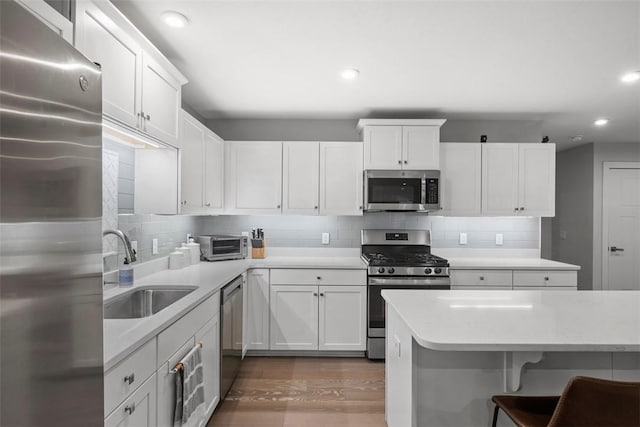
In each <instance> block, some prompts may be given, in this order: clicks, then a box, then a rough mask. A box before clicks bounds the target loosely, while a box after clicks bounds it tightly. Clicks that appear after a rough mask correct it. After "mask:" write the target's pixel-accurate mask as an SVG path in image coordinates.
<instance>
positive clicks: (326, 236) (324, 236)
mask: <svg viewBox="0 0 640 427" xmlns="http://www.w3.org/2000/svg"><path fill="white" fill-rule="evenodd" d="M322 244H323V245H328V244H329V233H322Z"/></svg>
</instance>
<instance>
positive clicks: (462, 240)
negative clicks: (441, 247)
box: [460, 233, 467, 245]
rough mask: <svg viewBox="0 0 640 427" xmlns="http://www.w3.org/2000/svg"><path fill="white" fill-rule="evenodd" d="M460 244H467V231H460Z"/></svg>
mask: <svg viewBox="0 0 640 427" xmlns="http://www.w3.org/2000/svg"><path fill="white" fill-rule="evenodd" d="M460 244H461V245H466V244H467V233H460Z"/></svg>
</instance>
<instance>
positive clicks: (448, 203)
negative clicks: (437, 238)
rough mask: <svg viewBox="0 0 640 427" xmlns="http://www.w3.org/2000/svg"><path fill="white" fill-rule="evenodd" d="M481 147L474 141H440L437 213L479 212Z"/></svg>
mask: <svg viewBox="0 0 640 427" xmlns="http://www.w3.org/2000/svg"><path fill="white" fill-rule="evenodd" d="M481 148H482V147H481V146H480V144H476V143H456V144H440V183H441V185H440V190H441V193H442V196H441V201H442V202H441V205H442V210H441V211H440V212H438V213H437V214H438V215H441V214H442V215H452V216H474V215H480V214H481V213H482V198H481V195H482V184H481V183H482V149H481Z"/></svg>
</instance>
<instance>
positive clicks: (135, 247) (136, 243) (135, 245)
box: [131, 240, 138, 252]
mask: <svg viewBox="0 0 640 427" xmlns="http://www.w3.org/2000/svg"><path fill="white" fill-rule="evenodd" d="M131 249H133V250H134V251H136V252H138V241H137V240H132V241H131Z"/></svg>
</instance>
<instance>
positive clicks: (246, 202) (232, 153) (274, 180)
mask: <svg viewBox="0 0 640 427" xmlns="http://www.w3.org/2000/svg"><path fill="white" fill-rule="evenodd" d="M281 205H282V142H271V141H264V142H262V141H261V142H255V141H252V142H246V141H241V142H240V141H238V142H226V143H225V209H226V210H227V211H228V212H229V213H236V214H248V215H279V214H280V213H281V212H282V208H281Z"/></svg>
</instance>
